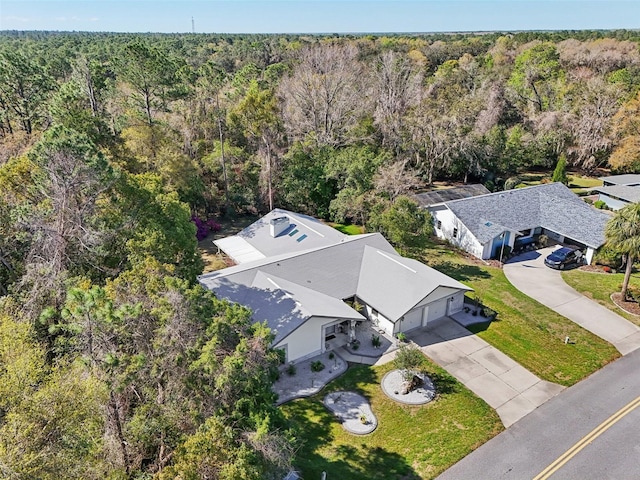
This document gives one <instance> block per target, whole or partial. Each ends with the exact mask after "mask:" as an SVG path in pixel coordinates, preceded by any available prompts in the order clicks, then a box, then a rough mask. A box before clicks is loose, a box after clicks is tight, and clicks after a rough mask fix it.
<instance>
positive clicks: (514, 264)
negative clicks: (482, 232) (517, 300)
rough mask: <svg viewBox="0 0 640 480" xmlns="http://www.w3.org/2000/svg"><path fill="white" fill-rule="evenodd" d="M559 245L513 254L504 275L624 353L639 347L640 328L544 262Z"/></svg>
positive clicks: (523, 289) (520, 288)
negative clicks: (589, 295)
mask: <svg viewBox="0 0 640 480" xmlns="http://www.w3.org/2000/svg"><path fill="white" fill-rule="evenodd" d="M556 248H559V247H557V246H555V247H547V248H543V249H541V250H538V251H534V252H527V253H525V254H523V255H520V256H517V257H514V258H513V259H511V260H510V261H509V263H507V264H505V265H504V274H505V276H506V277H507V279H508V280H509V281H510V282H511V284H512V285H513V286H514V287H516V288H517V289H518V290H520V291H521V292H522V293H524V294H525V295H528V296H529V297H531V298H533V299H534V300H537V301H538V302H540V303H542V304H543V305H545V306H547V307H549V308H550V309H552V310H554V311H556V312H557V313H559V314H560V315H562V316H564V317H566V318H568V319H569V320H571V321H573V322H575V323H577V324H578V325H580V326H581V327H582V328H585V329H586V330H589V331H590V332H592V333H593V334H595V335H597V336H598V337H600V338H602V339H604V340H606V341H608V342H609V343H611V344H612V345H613V346H615V347H616V348H617V349H618V351H619V352H620V353H621V354H623V355H626V354H628V353H630V352H632V351H634V350H636V349H637V348H639V347H640V328H638V327H637V326H636V325H634V324H633V323H631V322H629V321H628V320H626V319H625V318H622V317H621V316H620V315H617V314H616V313H614V312H612V311H611V310H609V309H608V308H605V307H603V306H602V305H600V304H599V303H596V302H594V301H593V300H590V299H588V298H587V297H585V296H584V295H582V294H580V293H578V292H577V291H576V290H574V289H573V288H571V287H570V286H569V285H567V284H566V283H565V282H564V280H562V276H561V275H560V272H559V271H557V270H553V269H551V268H549V267H547V266H546V265H545V264H544V259H545V257H546V256H547V255H549V253H551V252H552V251H553V250H555V249H556Z"/></svg>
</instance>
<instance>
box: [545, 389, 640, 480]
mask: <svg viewBox="0 0 640 480" xmlns="http://www.w3.org/2000/svg"><path fill="white" fill-rule="evenodd" d="M639 406H640V397H638V398H636V399H635V400H632V401H631V402H629V403H628V404H627V405H625V406H624V407H622V408H621V409H620V410H618V411H617V412H616V413H614V414H613V415H611V416H610V417H609V418H607V419H606V420H605V421H604V422H602V423H601V424H600V425H598V426H597V427H596V428H594V429H593V430H592V431H591V432H589V434H588V435H586V436H584V437H583V438H582V440H580V441H579V442H578V443H576V444H575V445H574V446H573V447H571V448H570V449H569V450H567V451H566V452H564V453H563V454H562V455H561V456H560V457H558V459H557V460H556V461H555V462H553V463H552V464H551V465H549V466H548V467H547V468H545V469H544V470H543V471H542V472H540V473H539V474H538V475H536V476H535V477H534V478H533V480H546V479H547V478H549V477H550V476H551V475H553V474H554V473H555V472H556V471H558V469H560V468H561V467H562V466H563V465H564V464H565V463H567V462H568V461H569V460H571V459H572V458H573V457H574V456H576V455H577V454H578V452H580V450H582V449H583V448H584V447H586V446H587V445H589V444H590V443H591V442H593V441H594V440H595V439H596V438H598V437H599V436H600V435H602V434H603V433H604V432H606V431H607V430H608V429H609V428H611V427H612V426H613V425H614V424H615V423H616V422H618V420H621V419H622V418H623V417H624V416H625V415H627V414H628V413H630V412H631V411H633V410H634V409H636V408H637V407H639Z"/></svg>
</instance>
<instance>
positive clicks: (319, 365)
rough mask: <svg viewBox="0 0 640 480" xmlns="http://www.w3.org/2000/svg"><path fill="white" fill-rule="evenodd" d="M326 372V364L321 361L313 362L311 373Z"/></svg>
mask: <svg viewBox="0 0 640 480" xmlns="http://www.w3.org/2000/svg"><path fill="white" fill-rule="evenodd" d="M322 370H324V363H322V362H321V361H320V360H316V361H314V362H311V371H312V372H320V371H322Z"/></svg>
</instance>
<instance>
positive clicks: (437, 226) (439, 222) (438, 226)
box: [436, 220, 442, 230]
mask: <svg viewBox="0 0 640 480" xmlns="http://www.w3.org/2000/svg"><path fill="white" fill-rule="evenodd" d="M436 228H437V229H438V230H440V229H441V228H442V222H441V221H440V220H438V223H436Z"/></svg>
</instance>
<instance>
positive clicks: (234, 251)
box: [213, 235, 266, 263]
mask: <svg viewBox="0 0 640 480" xmlns="http://www.w3.org/2000/svg"><path fill="white" fill-rule="evenodd" d="M213 243H214V244H215V245H216V246H217V247H218V248H219V249H220V250H222V251H223V252H224V253H226V254H227V255H229V257H231V258H232V259H233V261H234V262H236V263H247V262H253V261H254V260H261V259H263V258H266V257H265V255H263V254H262V253H260V252H259V251H258V249H256V248H255V247H254V246H253V245H251V244H250V243H249V242H247V241H246V240H245V239H244V238H242V237H239V236H237V235H233V236H231V237H225V238H220V239H218V240H214V242H213Z"/></svg>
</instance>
